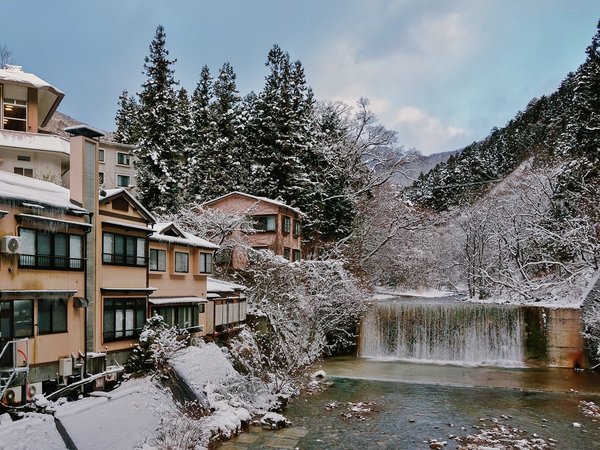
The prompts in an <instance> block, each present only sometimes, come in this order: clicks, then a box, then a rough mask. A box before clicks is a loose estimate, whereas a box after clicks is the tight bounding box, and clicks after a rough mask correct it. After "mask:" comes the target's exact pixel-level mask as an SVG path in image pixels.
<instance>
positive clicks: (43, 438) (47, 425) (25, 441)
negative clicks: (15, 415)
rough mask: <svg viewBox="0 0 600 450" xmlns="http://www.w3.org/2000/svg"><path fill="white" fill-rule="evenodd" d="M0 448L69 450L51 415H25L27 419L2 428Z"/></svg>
mask: <svg viewBox="0 0 600 450" xmlns="http://www.w3.org/2000/svg"><path fill="white" fill-rule="evenodd" d="M0 442H1V443H2V444H0V446H1V447H2V448H12V449H32V448H44V449H52V450H59V449H60V450H62V449H65V450H66V449H67V448H68V447H67V446H66V445H65V443H64V441H63V438H62V437H61V436H60V433H59V432H58V430H57V429H56V426H55V424H54V417H52V416H51V415H50V414H40V413H31V412H29V413H25V417H24V418H23V419H21V420H15V421H14V422H8V423H4V422H3V423H2V426H0Z"/></svg>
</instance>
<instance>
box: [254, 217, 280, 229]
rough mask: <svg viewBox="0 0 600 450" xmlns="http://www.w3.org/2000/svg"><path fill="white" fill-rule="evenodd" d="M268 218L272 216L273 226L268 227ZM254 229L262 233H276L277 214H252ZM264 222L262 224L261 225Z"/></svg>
mask: <svg viewBox="0 0 600 450" xmlns="http://www.w3.org/2000/svg"><path fill="white" fill-rule="evenodd" d="M269 218H273V228H269ZM253 221H254V229H255V230H257V231H260V232H262V233H276V232H277V214H264V215H260V216H254V217H253ZM263 222H264V226H263Z"/></svg>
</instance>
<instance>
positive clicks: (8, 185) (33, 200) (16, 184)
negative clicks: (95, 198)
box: [0, 171, 87, 213]
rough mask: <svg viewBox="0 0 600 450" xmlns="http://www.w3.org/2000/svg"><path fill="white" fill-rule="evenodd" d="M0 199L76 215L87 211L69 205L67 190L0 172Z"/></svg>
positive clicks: (45, 182)
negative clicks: (22, 202) (66, 211)
mask: <svg viewBox="0 0 600 450" xmlns="http://www.w3.org/2000/svg"><path fill="white" fill-rule="evenodd" d="M0 198H2V199H6V200H16V201H24V202H28V203H30V204H35V205H42V206H48V207H50V208H58V209H66V210H71V211H73V212H76V213H86V212H87V211H86V210H85V209H83V208H81V207H79V206H77V205H76V204H74V203H71V198H70V193H69V190H68V189H67V188H64V187H62V186H58V185H56V184H54V183H49V182H47V181H42V180H37V179H35V178H29V177H24V176H22V175H15V174H12V173H9V172H2V171H0Z"/></svg>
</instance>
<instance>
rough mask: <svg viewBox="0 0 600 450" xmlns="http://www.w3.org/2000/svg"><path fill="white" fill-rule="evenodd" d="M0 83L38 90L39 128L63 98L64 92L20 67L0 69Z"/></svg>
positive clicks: (44, 124)
mask: <svg viewBox="0 0 600 450" xmlns="http://www.w3.org/2000/svg"><path fill="white" fill-rule="evenodd" d="M0 83H5V84H14V85H17V86H25V87H30V88H35V89H37V90H38V120H39V122H40V126H42V127H43V126H46V124H47V123H48V120H50V116H52V114H54V111H56V108H57V107H58V104H59V103H60V102H61V100H62V98H63V97H64V96H65V94H64V92H62V91H61V90H59V89H57V88H55V87H54V86H52V85H51V84H50V83H47V82H46V81H44V80H42V79H41V78H39V77H38V76H36V75H34V74H32V73H27V72H23V68H22V67H21V66H11V65H8V64H7V65H6V66H4V69H0Z"/></svg>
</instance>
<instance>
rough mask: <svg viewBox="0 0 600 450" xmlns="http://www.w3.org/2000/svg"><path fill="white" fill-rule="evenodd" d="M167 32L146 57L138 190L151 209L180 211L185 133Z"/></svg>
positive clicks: (156, 39) (157, 37)
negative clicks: (182, 127) (167, 43)
mask: <svg viewBox="0 0 600 450" xmlns="http://www.w3.org/2000/svg"><path fill="white" fill-rule="evenodd" d="M168 56H169V52H168V51H167V49H166V47H165V31H164V28H163V27H162V26H160V25H159V26H158V28H157V29H156V35H155V37H154V40H153V41H152V43H151V44H150V55H149V56H147V57H146V58H145V64H144V73H145V74H146V77H147V79H146V81H145V82H144V83H143V85H142V91H141V92H140V93H139V99H140V114H139V119H140V121H139V123H140V127H139V128H140V138H139V141H138V144H139V148H138V149H137V150H136V151H135V156H136V157H137V172H138V190H139V193H140V197H141V200H142V202H143V203H144V204H145V205H147V206H148V207H149V208H151V209H154V208H162V209H164V210H167V211H172V210H175V209H176V208H177V205H178V204H179V201H180V194H181V190H182V187H183V186H182V185H181V184H180V182H181V178H180V176H181V166H182V164H181V163H182V148H183V141H185V137H184V136H185V133H182V129H181V115H180V112H179V106H180V102H178V98H177V93H176V90H175V87H176V86H177V84H178V82H176V81H175V80H174V77H173V73H174V72H173V68H172V65H173V64H174V62H175V60H170V59H169V58H168Z"/></svg>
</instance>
